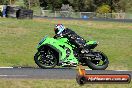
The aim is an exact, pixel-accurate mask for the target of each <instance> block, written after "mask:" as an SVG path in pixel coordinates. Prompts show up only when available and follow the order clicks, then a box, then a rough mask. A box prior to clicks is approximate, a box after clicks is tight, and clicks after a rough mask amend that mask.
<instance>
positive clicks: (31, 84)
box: [0, 79, 132, 88]
mask: <svg viewBox="0 0 132 88" xmlns="http://www.w3.org/2000/svg"><path fill="white" fill-rule="evenodd" d="M0 87H1V88H131V87H132V83H130V84H86V85H83V86H80V85H78V84H77V82H76V80H57V79H56V80H35V79H33V80H31V79H26V80H24V79H17V80H16V79H8V80H7V79H0Z"/></svg>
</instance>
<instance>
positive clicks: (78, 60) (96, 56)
mask: <svg viewBox="0 0 132 88" xmlns="http://www.w3.org/2000/svg"><path fill="white" fill-rule="evenodd" d="M86 44H88V45H89V47H90V50H89V52H88V53H81V52H80V50H78V48H77V47H76V46H75V45H74V44H71V43H70V42H69V40H68V39H67V38H57V39H54V38H50V37H48V36H45V37H44V38H43V39H42V40H41V41H40V42H39V44H38V46H37V50H38V51H37V53H36V54H35V56H34V61H35V63H36V64H37V65H38V66H39V67H40V68H54V67H55V66H62V67H73V66H74V67H76V66H78V65H79V64H81V65H83V66H88V67H89V68H91V69H93V70H104V69H106V68H107V67H108V64H109V61H108V58H107V56H106V55H105V54H104V53H103V52H100V51H94V50H93V49H94V48H95V47H96V46H97V45H98V44H97V42H96V41H88V42H86Z"/></svg>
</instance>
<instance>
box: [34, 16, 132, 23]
mask: <svg viewBox="0 0 132 88" xmlns="http://www.w3.org/2000/svg"><path fill="white" fill-rule="evenodd" d="M34 18H43V19H63V20H84V21H108V22H123V23H132V19H111V18H109V19H106V18H92V19H89V18H85V19H83V18H70V17H65V18H64V17H44V16H34Z"/></svg>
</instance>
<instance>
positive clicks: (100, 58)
mask: <svg viewBox="0 0 132 88" xmlns="http://www.w3.org/2000/svg"><path fill="white" fill-rule="evenodd" d="M91 61H92V63H93V64H95V65H96V66H103V65H104V64H106V63H107V61H106V57H105V56H104V55H103V54H101V53H99V54H98V60H97V59H96V57H95V58H91Z"/></svg>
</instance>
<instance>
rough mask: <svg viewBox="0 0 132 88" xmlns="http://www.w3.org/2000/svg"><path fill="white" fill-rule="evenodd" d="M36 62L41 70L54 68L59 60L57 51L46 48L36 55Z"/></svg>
mask: <svg viewBox="0 0 132 88" xmlns="http://www.w3.org/2000/svg"><path fill="white" fill-rule="evenodd" d="M34 61H35V63H36V64H37V65H38V66H39V67H40V68H54V67H55V66H56V65H57V61H58V60H57V57H56V53H55V51H54V50H53V49H51V48H50V47H46V48H44V49H42V50H41V51H40V52H37V53H36V54H35V56H34Z"/></svg>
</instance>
